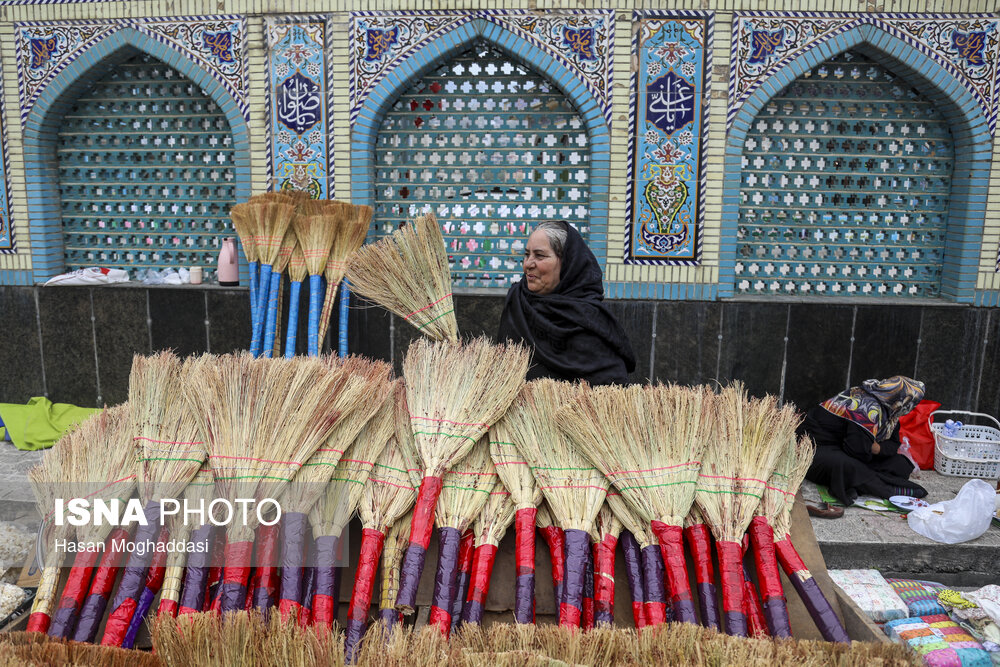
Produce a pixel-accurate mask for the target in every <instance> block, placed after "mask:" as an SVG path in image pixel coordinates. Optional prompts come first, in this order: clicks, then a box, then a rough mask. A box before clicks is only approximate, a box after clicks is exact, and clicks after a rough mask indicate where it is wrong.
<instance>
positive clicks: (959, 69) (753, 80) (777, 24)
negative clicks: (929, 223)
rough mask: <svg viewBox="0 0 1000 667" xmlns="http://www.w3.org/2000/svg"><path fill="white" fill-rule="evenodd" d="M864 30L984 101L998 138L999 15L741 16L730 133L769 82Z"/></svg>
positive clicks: (732, 68)
mask: <svg viewBox="0 0 1000 667" xmlns="http://www.w3.org/2000/svg"><path fill="white" fill-rule="evenodd" d="M862 25H872V26H875V27H877V28H879V29H881V30H884V31H885V32H888V33H889V34H891V35H894V36H895V37H897V38H899V39H901V40H902V41H904V42H906V43H907V44H909V45H911V46H912V47H914V48H915V49H917V50H919V51H920V52H921V53H923V54H924V55H926V56H927V57H929V58H931V59H933V60H934V61H936V62H937V63H938V64H940V65H941V66H942V67H943V68H944V69H945V70H947V71H948V72H949V73H950V74H951V75H952V76H954V77H955V79H956V80H957V81H958V82H959V83H960V84H961V85H962V86H964V87H965V88H966V89H967V90H968V91H969V92H970V93H972V95H973V96H974V97H975V99H976V100H977V101H978V102H979V104H980V105H981V107H982V109H983V114H984V115H985V116H986V118H987V119H988V121H989V125H990V132H991V133H992V134H994V135H995V133H996V124H997V113H998V108H1000V30H998V27H1000V17H998V16H996V15H995V14H994V15H990V14H938V15H935V14H874V13H863V14H862V13H854V14H849V13H836V14H833V13H820V12H736V13H735V15H734V17H733V42H732V53H731V55H730V73H729V109H728V112H727V116H726V120H727V127H729V126H730V125H732V122H733V118H734V117H735V115H736V113H737V112H738V111H739V110H740V107H741V106H742V105H743V103H744V102H746V100H747V99H748V98H749V97H750V96H751V95H752V94H753V93H754V91H756V90H757V88H759V87H760V86H761V85H762V84H763V83H764V81H766V80H767V79H768V78H769V77H770V76H772V75H773V74H774V73H776V72H778V71H779V70H781V69H782V68H783V67H784V66H785V65H787V64H788V63H789V62H791V61H792V60H794V59H795V58H797V57H798V56H800V55H802V54H803V53H805V52H806V51H808V50H809V49H811V48H813V47H815V46H816V45H817V44H820V43H823V42H826V41H828V40H830V39H832V38H834V37H836V36H837V35H840V34H843V33H845V32H847V31H849V30H852V29H854V28H857V27H859V26H862Z"/></svg>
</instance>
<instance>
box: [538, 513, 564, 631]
mask: <svg viewBox="0 0 1000 667" xmlns="http://www.w3.org/2000/svg"><path fill="white" fill-rule="evenodd" d="M540 530H541V531H542V539H544V540H545V543H546V544H547V545H548V547H549V557H550V559H551V561H552V589H553V590H554V591H555V596H556V619H558V618H559V605H560V604H561V603H562V597H563V585H564V582H565V581H566V538H565V535H563V531H562V528H559V527H558V526H545V527H544V528H541V529H540Z"/></svg>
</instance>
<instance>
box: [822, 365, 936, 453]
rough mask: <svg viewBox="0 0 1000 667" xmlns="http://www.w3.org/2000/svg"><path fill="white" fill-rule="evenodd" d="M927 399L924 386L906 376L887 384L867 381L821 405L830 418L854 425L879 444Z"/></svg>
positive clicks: (893, 379) (894, 377)
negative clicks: (923, 399) (846, 421)
mask: <svg viewBox="0 0 1000 667" xmlns="http://www.w3.org/2000/svg"><path fill="white" fill-rule="evenodd" d="M923 397H924V383H923V382H919V381H918V380H913V379H911V378H908V377H906V376H903V375H893V376H892V377H891V378H887V379H885V380H865V381H864V382H862V383H861V386H860V387H851V388H850V389H848V390H847V391H842V392H840V393H839V394H837V395H836V396H834V397H833V398H828V399H827V400H825V401H823V402H822V403H820V405H821V406H823V408H825V409H826V410H827V411H828V412H830V413H831V414H834V415H837V416H838V417H843V418H844V419H846V420H848V421H852V422H854V423H855V424H857V425H858V426H860V427H861V428H863V429H865V430H866V431H868V432H869V433H870V434H871V436H872V437H873V438H875V440H876V441H877V442H880V441H882V440H885V439H886V438H888V437H889V436H890V435H892V432H893V431H894V430H896V425H897V424H899V418H900V417H902V416H903V415H905V414H906V413H907V412H909V411H910V410H912V409H913V408H914V407H915V406H916V405H917V403H919V402H920V399H922V398H923Z"/></svg>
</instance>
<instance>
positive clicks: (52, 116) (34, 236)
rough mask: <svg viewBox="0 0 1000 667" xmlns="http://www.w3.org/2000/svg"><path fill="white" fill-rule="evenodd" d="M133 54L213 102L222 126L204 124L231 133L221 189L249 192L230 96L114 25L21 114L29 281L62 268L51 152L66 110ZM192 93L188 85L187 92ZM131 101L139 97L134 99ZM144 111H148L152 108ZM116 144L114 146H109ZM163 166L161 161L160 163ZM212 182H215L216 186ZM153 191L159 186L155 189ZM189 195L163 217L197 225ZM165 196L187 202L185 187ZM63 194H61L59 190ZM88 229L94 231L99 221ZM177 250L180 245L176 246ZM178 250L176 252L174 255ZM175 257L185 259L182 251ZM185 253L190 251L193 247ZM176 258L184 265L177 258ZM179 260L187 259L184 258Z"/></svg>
mask: <svg viewBox="0 0 1000 667" xmlns="http://www.w3.org/2000/svg"><path fill="white" fill-rule="evenodd" d="M137 58H138V59H140V60H150V61H151V62H153V61H156V62H158V63H162V65H163V66H164V67H165V68H169V69H170V70H173V71H176V72H177V73H178V74H180V75H181V76H183V77H185V78H186V79H187V80H188V81H189V82H190V83H193V84H194V85H195V86H197V87H200V89H201V91H200V92H201V94H202V95H204V96H205V97H207V98H208V100H209V105H210V106H211V105H215V107H217V111H216V112H215V113H216V114H221V116H223V117H224V118H225V123H228V127H213V128H211V129H212V130H213V131H214V133H223V134H225V135H228V136H229V137H231V150H230V151H229V152H227V154H226V155H225V157H224V159H225V160H226V161H227V162H229V161H230V160H231V162H230V163H229V164H225V165H222V166H224V167H225V169H226V170H227V171H229V172H231V174H232V181H231V182H230V183H229V184H231V185H232V186H233V187H232V188H230V189H229V190H227V191H230V192H233V194H234V197H235V200H236V201H240V200H243V199H246V198H247V197H249V196H250V142H249V134H248V129H247V124H246V121H245V119H244V118H243V115H242V114H241V113H240V110H239V107H238V105H237V104H236V102H235V100H234V99H233V98H232V97H231V96H230V95H229V93H228V92H227V91H226V90H225V88H224V87H223V86H222V85H221V84H220V83H218V82H217V81H216V80H215V79H214V78H213V77H212V76H211V75H210V74H209V73H208V72H206V71H205V70H203V69H201V68H200V67H199V66H198V65H197V64H196V63H194V62H193V61H192V60H190V59H189V58H187V57H186V56H185V55H184V54H182V53H180V52H178V51H175V50H173V49H171V48H169V47H167V46H165V45H163V44H161V43H159V42H156V41H155V40H153V39H151V38H150V37H147V36H146V35H144V34H143V33H141V32H139V31H137V30H135V29H133V28H129V27H125V28H122V29H121V30H119V31H117V32H115V33H114V34H112V35H109V36H108V37H107V38H105V39H103V40H101V41H100V42H98V43H97V44H95V45H94V46H92V47H90V49H88V50H87V51H86V52H85V53H82V54H80V55H79V56H78V57H77V58H76V60H74V61H73V62H72V63H71V64H70V65H69V66H67V67H66V69H65V70H63V71H62V72H61V73H60V74H59V75H58V76H57V77H56V78H55V79H53V81H52V82H51V83H50V84H49V85H48V86H47V88H46V90H45V91H44V92H43V94H42V95H41V96H39V98H38V100H37V102H36V103H35V105H34V107H33V108H32V109H31V112H30V113H29V114H28V116H27V118H26V120H25V124H24V139H23V142H24V156H25V164H26V165H29V166H28V172H27V193H26V194H27V204H28V218H29V220H30V235H31V254H32V266H33V270H32V271H33V279H34V280H35V281H36V282H39V281H43V280H45V279H47V278H49V277H51V276H53V275H56V274H58V273H61V272H62V271H64V269H65V267H66V248H67V242H66V241H67V237H68V236H69V234H67V230H64V227H63V215H64V202H63V191H62V190H61V188H60V184H61V181H60V159H61V156H60V154H59V147H60V139H61V133H63V132H65V127H64V126H65V123H64V121H65V120H66V116H67V114H69V113H70V112H71V111H72V110H73V108H74V106H76V105H77V102H78V100H80V98H81V96H83V95H85V94H86V92H87V91H88V90H90V89H91V88H92V87H93V86H94V85H95V83H97V82H98V81H101V80H102V79H106V78H107V77H108V75H109V73H110V72H112V71H113V70H115V69H116V68H118V67H119V66H121V65H123V64H125V63H128V62H129V61H133V60H135V59H137ZM155 64H156V63H155V62H154V63H153V65H151V66H155ZM197 92H198V91H195V93H197ZM137 101H139V102H141V101H142V100H141V99H139V100H137ZM147 113H152V110H149V111H148V112H147ZM174 113H175V114H176V115H175V116H174V119H180V118H183V116H182V115H181V114H182V113H183V112H182V111H180V110H175V111H174ZM109 118H110V116H109ZM174 122H176V120H175V121H174ZM220 122H221V121H220ZM225 123H223V124H225ZM62 138H63V139H64V138H65V137H62ZM188 140H191V141H197V140H199V138H198V137H186V138H185V141H188ZM143 148H145V146H143ZM117 149H118V147H117V146H116V147H115V149H114V150H117ZM211 152H212V147H211V146H210V145H209V146H206V151H205V155H206V156H207V155H208V154H209V153H211ZM178 154H179V153H178ZM202 157H205V156H202ZM178 159H179V158H178ZM206 159H207V158H206ZM135 166H136V167H137V168H138V167H140V166H143V165H141V164H136V165H135ZM164 166H165V167H166V165H164ZM204 167H205V170H206V173H207V170H210V169H211V168H212V166H211V165H209V164H207V163H206V164H205V165H204ZM63 171H65V170H63ZM130 179H131V176H128V177H126V179H125V180H126V183H125V185H132V186H136V183H134V182H131V180H130ZM64 180H65V179H64ZM210 181H211V178H209V182H206V183H205V184H204V187H205V188H207V189H208V190H210V191H211V190H212V189H213V184H211V182H210ZM202 185H203V184H200V183H199V184H198V186H199V187H198V192H197V195H201V194H202V191H201V188H202ZM137 187H147V188H148V187H155V184H152V183H148V184H143V183H140V184H139V185H138V186H137ZM178 187H179V186H178ZM214 187H215V188H218V185H215V186H214ZM174 189H177V188H174ZM160 192H161V193H162V188H161V189H160ZM211 194H212V192H209V193H208V194H205V195H204V196H205V197H206V198H207V199H208V198H211V197H210V195H211ZM197 195H196V196H195V201H194V202H193V204H194V207H193V208H192V210H191V211H187V210H180V211H166V212H165V213H166V215H164V216H163V218H164V219H165V220H166V221H167V222H170V218H171V217H172V216H174V215H176V216H177V218H178V220H180V219H183V218H184V216H187V217H190V218H191V219H192V220H191V222H189V223H188V224H190V225H198V224H199V223H198V222H197V221H196V219H197V218H199V217H200V216H199V214H202V213H204V212H203V211H200V210H198V209H199V203H198V201H197ZM128 196H129V197H130V198H131V199H132V200H135V203H139V204H141V203H142V202H141V201H139V199H140V198H141V194H140V195H139V197H136V195H135V193H131V194H129V195H128ZM167 196H168V197H173V196H176V197H177V200H178V203H179V204H181V205H184V204H190V203H192V202H191V194H190V193H189V192H188V191H187V190H186V189H185V190H184V191H183V192H181V191H180V190H178V191H177V192H174V191H173V190H171V192H170V193H169V194H168V195H167ZM68 199H69V196H67V200H68ZM227 210H228V208H227ZM140 213H141V211H140ZM146 213H149V215H150V216H154V215H156V214H157V213H160V214H161V215H162V213H163V212H158V211H149V212H146ZM137 217H138V216H137ZM171 224H173V223H171ZM130 229H131V228H130ZM96 231H98V232H99V231H100V228H99V229H97V230H96ZM132 231H137V230H132ZM177 231H178V235H182V234H183V231H182V230H177ZM180 250H181V251H183V250H184V248H181V249H180ZM180 256H181V255H178V257H180ZM183 257H185V258H187V255H184V256H183ZM192 257H194V255H193V254H192ZM186 261H187V260H186ZM150 263H154V262H150ZM166 263H169V262H166ZM179 263H180V264H181V265H183V264H184V262H179ZM187 263H192V262H190V261H188V262H187ZM108 264H112V263H111V262H109V263H108Z"/></svg>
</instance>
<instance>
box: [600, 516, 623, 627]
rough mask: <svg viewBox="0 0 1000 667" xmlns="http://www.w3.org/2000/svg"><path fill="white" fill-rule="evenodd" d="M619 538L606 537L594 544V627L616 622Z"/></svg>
mask: <svg viewBox="0 0 1000 667" xmlns="http://www.w3.org/2000/svg"><path fill="white" fill-rule="evenodd" d="M617 546H618V538H617V537H615V536H614V535H605V536H604V539H603V540H601V541H600V542H595V543H594V625H599V624H607V625H614V622H615V548H616V547H617Z"/></svg>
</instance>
